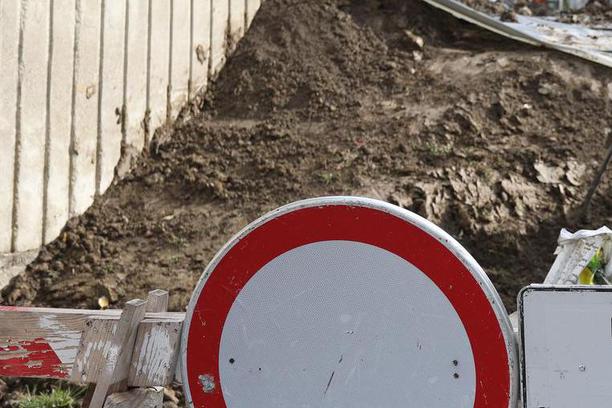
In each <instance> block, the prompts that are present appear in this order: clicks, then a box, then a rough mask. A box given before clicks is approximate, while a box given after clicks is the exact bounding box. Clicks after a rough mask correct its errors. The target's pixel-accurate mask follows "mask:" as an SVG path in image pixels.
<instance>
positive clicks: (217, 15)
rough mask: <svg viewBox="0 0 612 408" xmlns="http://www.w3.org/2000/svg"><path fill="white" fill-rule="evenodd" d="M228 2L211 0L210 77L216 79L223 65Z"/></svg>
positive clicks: (225, 48) (226, 0) (226, 34)
mask: <svg viewBox="0 0 612 408" xmlns="http://www.w3.org/2000/svg"><path fill="white" fill-rule="evenodd" d="M228 22H229V0H213V2H212V19H211V25H212V28H211V38H210V65H211V72H210V74H211V75H210V76H211V77H212V78H216V77H217V75H218V74H219V71H220V70H221V68H222V67H223V64H225V55H226V54H225V52H226V50H227V37H228V29H229V24H228Z"/></svg>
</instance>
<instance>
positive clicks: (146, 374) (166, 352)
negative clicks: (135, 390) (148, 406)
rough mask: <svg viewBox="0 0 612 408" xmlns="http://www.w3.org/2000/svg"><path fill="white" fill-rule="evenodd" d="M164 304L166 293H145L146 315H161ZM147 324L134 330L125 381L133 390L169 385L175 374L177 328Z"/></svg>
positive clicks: (175, 325)
mask: <svg viewBox="0 0 612 408" xmlns="http://www.w3.org/2000/svg"><path fill="white" fill-rule="evenodd" d="M168 300H169V295H168V291H165V290H160V289H156V290H153V291H151V292H149V295H148V296H147V312H158V313H159V312H165V311H166V310H167V309H168ZM150 323H152V324H149V325H146V326H144V325H141V326H140V327H139V328H138V335H137V337H136V345H135V346H134V355H133V357H132V364H131V366H130V375H129V381H128V382H129V383H130V385H132V386H135V387H146V386H149V385H165V384H170V383H171V382H172V380H173V377H174V371H175V370H176V362H177V360H178V356H179V349H180V343H181V326H180V325H177V324H176V322H168V321H163V320H159V321H157V322H155V321H150Z"/></svg>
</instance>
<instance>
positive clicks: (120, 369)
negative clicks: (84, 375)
mask: <svg viewBox="0 0 612 408" xmlns="http://www.w3.org/2000/svg"><path fill="white" fill-rule="evenodd" d="M146 306H147V302H146V301H144V300H140V299H135V300H130V301H129V302H127V303H126V305H125V309H123V312H122V313H121V317H120V318H119V321H118V322H117V327H116V328H115V331H114V332H113V337H112V338H111V339H110V342H108V341H106V342H107V343H110V348H109V353H108V354H107V355H106V356H104V363H103V368H102V371H101V372H100V376H99V378H98V381H97V382H96V389H95V391H94V393H93V396H92V398H91V401H90V402H89V407H90V408H102V407H103V406H104V401H106V397H107V395H110V394H111V393H113V392H115V391H126V390H127V378H128V375H129V367H130V359H131V356H132V352H133V350H134V343H135V341H136V332H137V331H138V325H139V324H140V322H141V321H142V320H143V319H144V315H145V309H146ZM88 346H89V345H88V344H83V343H81V347H83V349H86V348H87V347H88Z"/></svg>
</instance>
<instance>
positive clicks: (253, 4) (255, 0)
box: [246, 0, 261, 28]
mask: <svg viewBox="0 0 612 408" xmlns="http://www.w3.org/2000/svg"><path fill="white" fill-rule="evenodd" d="M246 1H247V25H248V26H250V25H251V23H252V22H253V19H254V18H255V14H257V10H259V7H260V6H261V1H260V0H246ZM248 26H247V28H248Z"/></svg>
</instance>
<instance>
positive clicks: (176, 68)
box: [169, 0, 191, 120]
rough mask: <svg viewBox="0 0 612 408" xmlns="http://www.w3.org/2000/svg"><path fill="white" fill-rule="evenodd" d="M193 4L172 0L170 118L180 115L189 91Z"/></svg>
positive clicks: (183, 0)
mask: <svg viewBox="0 0 612 408" xmlns="http://www.w3.org/2000/svg"><path fill="white" fill-rule="evenodd" d="M190 13H191V6H190V2H189V1H187V0H174V1H172V55H171V60H170V61H171V65H170V86H171V89H170V101H169V105H170V119H172V120H174V119H176V117H177V116H178V114H179V112H180V110H181V108H182V107H183V105H185V102H187V97H188V91H189V55H190V53H191V49H190V39H191V24H190V21H191V15H190Z"/></svg>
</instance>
